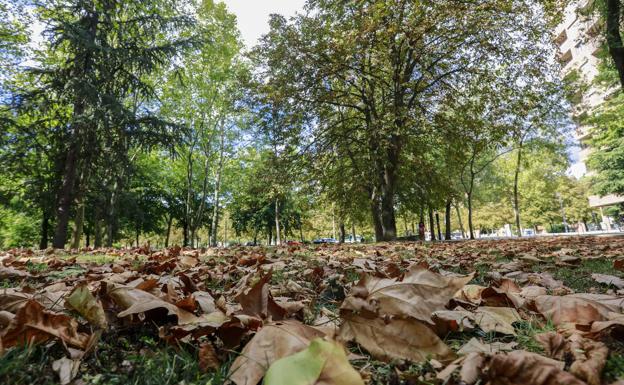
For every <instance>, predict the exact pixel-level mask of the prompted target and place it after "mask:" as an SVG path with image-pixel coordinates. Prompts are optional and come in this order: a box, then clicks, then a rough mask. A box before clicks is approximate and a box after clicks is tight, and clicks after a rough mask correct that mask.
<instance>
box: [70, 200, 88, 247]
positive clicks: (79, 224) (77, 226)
mask: <svg viewBox="0 0 624 385" xmlns="http://www.w3.org/2000/svg"><path fill="white" fill-rule="evenodd" d="M76 207H77V208H76V219H75V220H74V234H73V240H72V244H71V248H72V249H78V248H79V247H80V238H81V237H82V230H83V227H84V215H85V204H84V197H83V196H82V194H79V196H78V200H77V204H76Z"/></svg>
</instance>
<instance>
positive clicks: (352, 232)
mask: <svg viewBox="0 0 624 385" xmlns="http://www.w3.org/2000/svg"><path fill="white" fill-rule="evenodd" d="M355 237H356V235H355V222H353V221H352V222H351V241H352V242H353V243H355V242H356V239H355Z"/></svg>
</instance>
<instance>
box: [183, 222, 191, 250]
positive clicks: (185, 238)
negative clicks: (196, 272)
mask: <svg viewBox="0 0 624 385" xmlns="http://www.w3.org/2000/svg"><path fill="white" fill-rule="evenodd" d="M188 235H189V232H188V224H187V223H186V220H185V221H184V223H183V224H182V238H183V239H182V245H183V246H184V247H187V246H188V242H189V239H188Z"/></svg>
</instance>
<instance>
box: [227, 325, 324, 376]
mask: <svg viewBox="0 0 624 385" xmlns="http://www.w3.org/2000/svg"><path fill="white" fill-rule="evenodd" d="M319 337H323V333H322V332H320V331H318V330H316V329H314V328H312V327H310V326H307V325H304V324H302V323H301V322H298V321H282V322H274V323H271V324H267V325H265V326H263V327H262V329H260V331H258V332H257V333H256V335H254V337H253V338H252V339H251V341H249V342H248V343H247V345H245V347H244V348H243V351H242V352H241V354H240V355H239V356H238V357H237V358H236V360H234V362H233V363H232V366H231V367H230V372H229V373H230V376H229V378H230V380H231V381H232V382H234V383H235V384H236V385H251V384H253V385H256V384H257V383H258V382H259V381H260V380H261V379H262V377H264V374H265V372H266V370H267V368H268V367H269V366H270V365H271V364H272V363H273V362H275V361H277V360H278V359H280V358H282V357H286V356H290V355H292V354H295V353H298V352H300V351H302V350H304V349H305V348H307V347H308V345H309V344H310V341H312V340H313V339H315V338H319Z"/></svg>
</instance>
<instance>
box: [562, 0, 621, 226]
mask: <svg viewBox="0 0 624 385" xmlns="http://www.w3.org/2000/svg"><path fill="white" fill-rule="evenodd" d="M593 1H594V0H580V1H573V2H571V3H570V4H569V5H568V7H567V8H566V11H565V15H564V20H563V21H562V23H561V24H559V26H557V28H556V30H555V43H556V44H557V46H558V47H559V52H558V59H559V61H560V62H561V65H562V76H564V77H566V76H567V77H575V78H578V79H581V80H582V81H583V83H584V84H587V85H588V87H586V89H585V88H584V89H583V90H579V94H578V95H577V101H578V103H577V104H576V106H575V107H574V111H573V114H574V115H575V116H577V117H578V116H580V115H581V114H583V113H587V112H590V111H591V110H593V109H594V108H596V107H598V106H599V105H600V104H601V103H603V102H604V100H605V98H606V97H607V95H608V94H609V92H610V91H609V90H604V89H602V88H600V87H597V86H595V85H594V84H593V80H594V78H595V77H596V75H598V64H599V59H598V57H597V54H598V52H599V50H600V48H601V45H602V42H603V35H602V33H601V32H602V28H603V26H602V23H601V22H600V20H598V18H596V17H590V16H587V14H588V12H586V11H587V10H588V9H589V7H590V6H591V5H592V3H593ZM575 134H576V135H575V136H576V138H577V139H578V141H579V143H580V146H581V152H580V161H581V162H583V163H586V160H587V157H588V156H589V153H590V152H591V151H592V148H590V146H589V145H588V142H589V139H590V138H591V127H589V126H584V125H578V126H577V128H576V132H575ZM588 175H591V170H589V171H588ZM622 202H624V197H621V196H616V195H609V196H604V197H599V196H591V197H589V205H590V206H591V207H593V208H600V210H601V212H602V208H603V207H607V206H611V205H614V204H618V203H622ZM603 223H604V224H605V225H606V227H607V229H610V227H611V220H610V219H609V218H606V217H604V216H603Z"/></svg>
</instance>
